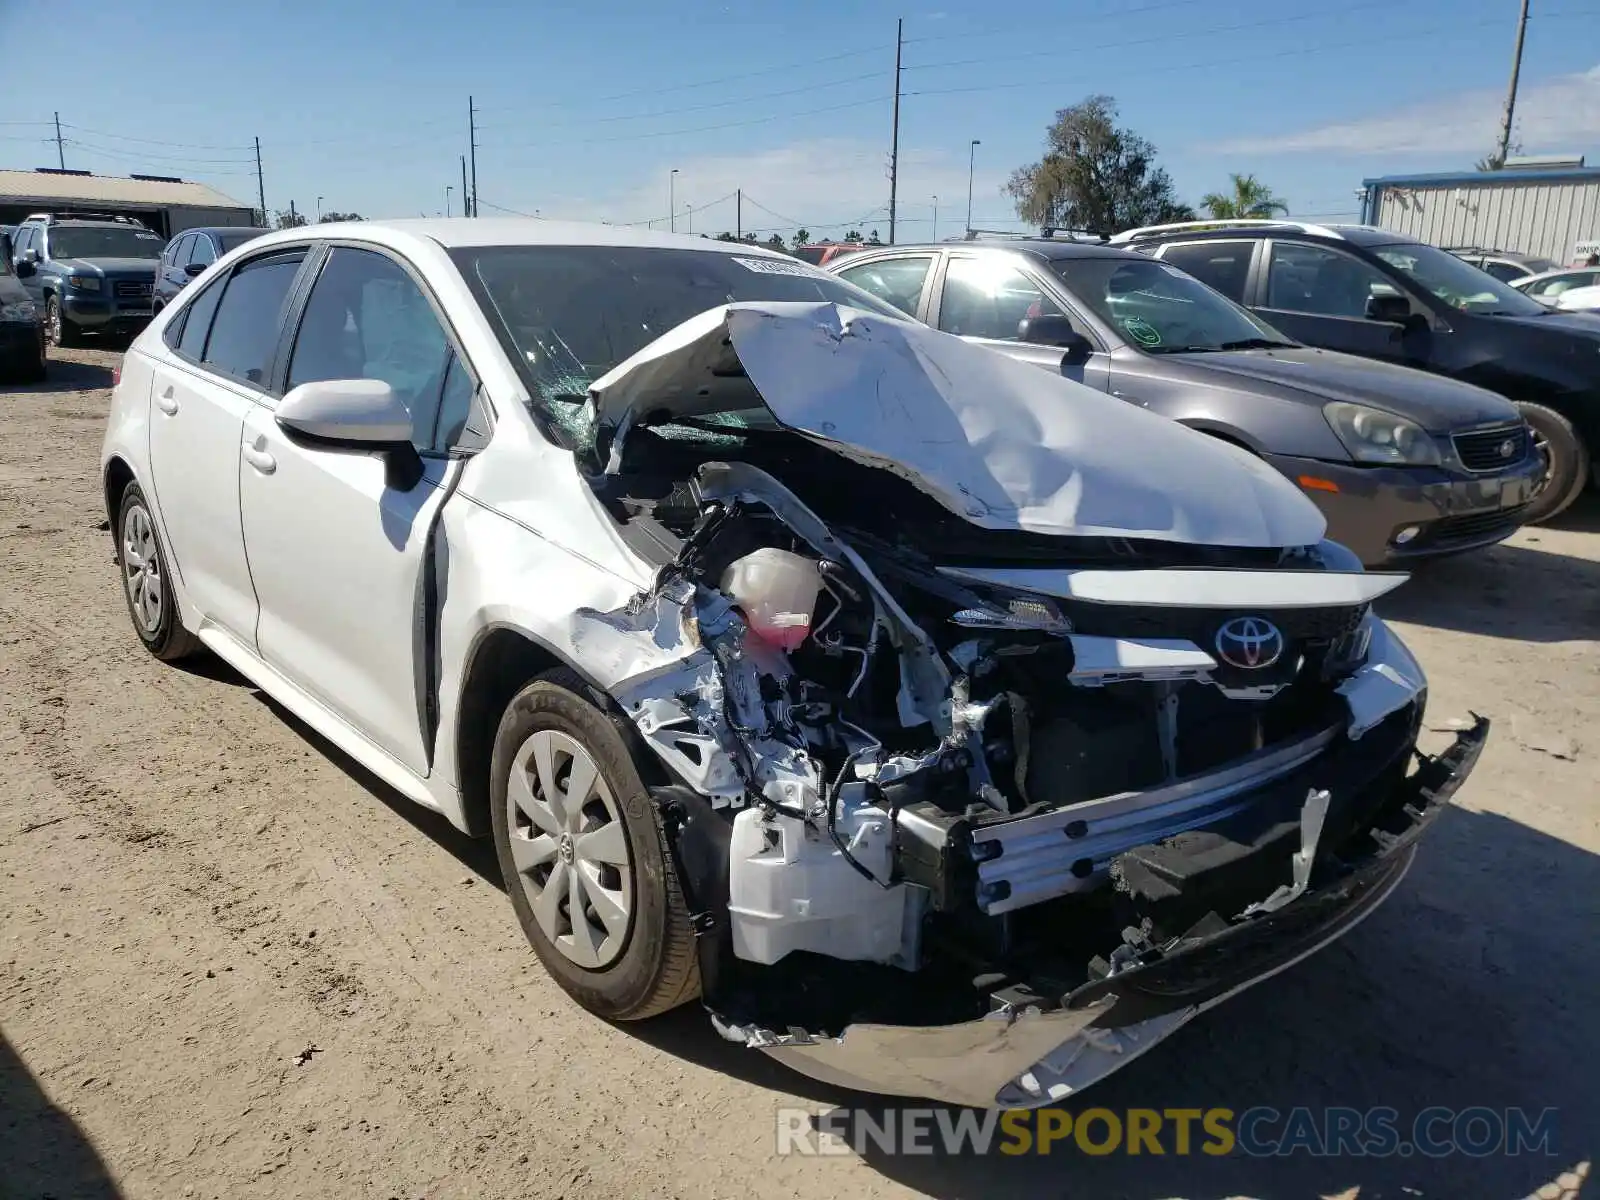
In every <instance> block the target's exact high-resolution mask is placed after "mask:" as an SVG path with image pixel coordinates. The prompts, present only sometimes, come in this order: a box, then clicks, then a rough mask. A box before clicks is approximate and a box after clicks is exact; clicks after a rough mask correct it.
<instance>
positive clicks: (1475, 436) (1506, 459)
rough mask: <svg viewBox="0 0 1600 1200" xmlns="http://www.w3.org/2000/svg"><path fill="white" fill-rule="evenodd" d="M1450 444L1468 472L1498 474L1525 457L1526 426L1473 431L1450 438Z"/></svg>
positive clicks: (1503, 426) (1526, 450) (1526, 445)
mask: <svg viewBox="0 0 1600 1200" xmlns="http://www.w3.org/2000/svg"><path fill="white" fill-rule="evenodd" d="M1450 440H1451V441H1452V442H1454V443H1455V447H1456V457H1457V458H1459V459H1460V460H1461V465H1462V466H1463V467H1465V468H1466V469H1467V470H1469V471H1502V470H1504V469H1505V468H1506V467H1509V466H1512V465H1514V464H1516V463H1519V462H1521V461H1522V460H1523V458H1524V457H1526V455H1527V453H1528V427H1527V426H1526V425H1502V426H1500V427H1499V428H1497V429H1475V430H1473V431H1472V432H1471V433H1457V434H1453V435H1452V436H1451V438H1450Z"/></svg>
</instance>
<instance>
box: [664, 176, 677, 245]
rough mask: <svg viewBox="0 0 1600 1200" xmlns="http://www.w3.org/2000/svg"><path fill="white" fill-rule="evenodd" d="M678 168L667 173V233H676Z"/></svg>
mask: <svg viewBox="0 0 1600 1200" xmlns="http://www.w3.org/2000/svg"><path fill="white" fill-rule="evenodd" d="M677 182H678V168H677V167H673V168H672V170H671V171H669V172H667V232H668V233H676V232H678V195H677Z"/></svg>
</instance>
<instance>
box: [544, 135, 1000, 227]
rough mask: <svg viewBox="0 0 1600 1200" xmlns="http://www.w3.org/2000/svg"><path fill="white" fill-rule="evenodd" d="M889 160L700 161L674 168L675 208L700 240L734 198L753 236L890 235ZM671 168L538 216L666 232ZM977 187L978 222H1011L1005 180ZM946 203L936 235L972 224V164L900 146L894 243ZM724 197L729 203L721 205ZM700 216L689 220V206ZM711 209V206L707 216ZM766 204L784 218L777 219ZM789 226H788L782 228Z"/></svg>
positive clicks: (861, 155) (731, 215)
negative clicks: (641, 224) (738, 193)
mask: <svg viewBox="0 0 1600 1200" xmlns="http://www.w3.org/2000/svg"><path fill="white" fill-rule="evenodd" d="M888 157H889V156H888V152H887V149H886V147H885V146H884V145H882V144H881V143H880V142H876V141H870V140H867V139H864V138H855V137H837V138H816V139H809V140H804V141H797V142H791V143H789V144H788V145H784V146H775V147H773V148H771V149H767V150H761V151H757V152H755V153H752V154H724V155H702V156H698V157H688V158H683V159H676V160H673V162H675V163H676V165H677V167H678V175H677V179H676V181H675V182H674V183H673V184H672V188H671V191H672V194H673V196H674V197H675V201H676V205H677V208H678V214H679V215H678V229H679V231H680V232H682V231H683V230H684V229H685V228H687V227H690V225H689V222H690V221H691V220H692V222H693V224H692V228H693V230H694V232H696V233H718V232H721V231H722V230H725V229H726V230H730V231H731V230H732V229H733V227H734V220H735V202H734V199H733V193H734V192H735V190H737V189H743V191H744V222H743V227H744V228H745V229H746V230H747V231H748V230H752V229H757V230H761V231H762V232H763V233H765V232H767V231H769V230H773V229H776V230H777V231H779V232H782V233H789V232H792V230H793V229H794V227H795V223H799V224H802V225H804V226H806V227H807V228H808V229H809V230H810V231H811V232H812V233H813V234H817V235H824V234H826V235H828V236H832V237H838V236H842V235H843V233H844V232H845V229H846V227H847V225H849V224H850V223H854V224H857V225H859V226H860V228H861V230H862V232H864V233H865V232H868V231H870V230H872V229H877V230H878V231H879V233H880V234H881V235H882V236H883V237H884V238H885V239H887V237H888V236H889V216H888V211H889V176H888ZM671 165H672V164H671V163H669V164H666V165H663V166H659V167H652V168H651V170H650V173H649V176H648V177H647V178H645V179H642V180H640V181H639V182H638V183H637V184H636V185H635V186H632V187H630V188H628V189H626V190H624V191H622V192H620V193H618V194H615V195H613V196H611V197H609V198H606V199H600V200H593V199H579V198H571V199H568V200H564V201H558V200H551V201H549V204H548V207H545V208H543V209H541V210H540V211H541V213H542V214H543V215H545V216H563V217H573V218H579V219H583V220H607V221H617V222H635V221H643V220H645V219H647V218H656V219H657V224H656V227H657V228H665V226H666V214H667V195H668V172H669V170H670V167H671ZM981 166H982V164H981V163H980V170H979V172H978V175H977V177H976V179H975V181H974V189H973V194H974V209H973V212H974V216H975V217H978V216H988V217H993V216H995V215H997V214H1002V213H1004V214H1009V213H1010V212H1011V211H1012V206H1011V202H1010V201H1009V200H1008V199H1007V198H1006V197H1003V196H1001V195H1000V192H999V189H1000V185H1001V183H1002V182H1003V180H1002V179H1001V178H1000V177H999V176H996V175H994V174H993V173H987V174H986V173H985V172H984V171H983V170H982V169H981ZM934 196H938V197H939V233H940V236H941V237H946V236H949V235H950V234H953V233H955V232H956V231H957V230H958V229H959V228H960V227H961V226H962V224H963V223H964V222H965V219H966V205H967V163H966V161H965V160H964V159H962V158H960V157H959V156H956V155H951V154H947V153H945V152H944V151H942V150H919V149H915V148H906V147H902V149H901V151H900V183H899V199H898V201H897V210H898V216H899V221H900V228H899V230H898V232H897V240H899V241H908V240H911V239H916V238H921V239H926V238H927V237H929V236H930V235H931V234H932V232H933V229H932V216H933V212H932V210H933V197H934ZM723 197H726V199H723ZM685 205H692V206H694V207H695V208H696V209H697V210H698V211H696V212H695V213H694V214H693V216H692V217H685V215H684V212H683V210H684V206H685ZM706 205H710V206H711V207H709V208H707V207H703V206H706ZM760 205H765V206H767V207H769V208H770V209H772V210H774V211H775V212H777V213H779V214H782V216H773V215H772V214H771V213H769V212H764V211H762V209H761V208H760V207H758V206H760ZM784 218H789V220H785V219H784Z"/></svg>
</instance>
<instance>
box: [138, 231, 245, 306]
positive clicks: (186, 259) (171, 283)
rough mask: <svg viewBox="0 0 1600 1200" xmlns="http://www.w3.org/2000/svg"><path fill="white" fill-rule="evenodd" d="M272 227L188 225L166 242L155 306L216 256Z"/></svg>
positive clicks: (163, 303)
mask: <svg viewBox="0 0 1600 1200" xmlns="http://www.w3.org/2000/svg"><path fill="white" fill-rule="evenodd" d="M271 232H272V231H271V230H270V229H261V228H256V227H254V226H227V225H223V226H217V227H214V228H212V227H208V228H204V229H185V230H184V231H183V232H182V233H180V234H178V235H177V236H176V237H174V238H173V239H172V241H170V242H168V243H167V248H166V249H165V250H163V251H162V252H161V262H160V264H159V265H158V266H157V267H156V291H155V297H154V303H153V304H152V307H153V308H154V310H155V311H156V312H160V311H161V310H162V309H163V308H165V307H166V306H167V305H168V304H170V303H171V302H172V301H173V300H174V299H176V297H177V295H178V293H179V292H181V291H183V289H184V288H185V287H187V286H188V285H189V280H191V279H193V278H194V277H195V276H196V275H199V274H201V273H202V272H203V271H204V270H205V269H206V268H207V267H209V266H210V265H211V264H212V263H214V262H216V261H217V259H219V258H221V257H222V256H223V255H224V254H227V253H228V252H229V251H230V250H233V249H235V248H236V247H238V246H242V245H244V244H245V243H246V242H249V241H254V240H255V239H256V238H258V237H260V236H261V235H262V234H263V233H271Z"/></svg>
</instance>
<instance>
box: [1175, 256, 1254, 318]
mask: <svg viewBox="0 0 1600 1200" xmlns="http://www.w3.org/2000/svg"><path fill="white" fill-rule="evenodd" d="M1254 253H1255V243H1254V242H1189V243H1187V244H1186V245H1181V246H1168V247H1167V248H1166V249H1165V250H1163V251H1162V252H1161V261H1162V262H1169V263H1171V264H1172V265H1173V266H1175V267H1177V268H1178V270H1180V271H1183V272H1184V273H1185V274H1188V275H1193V276H1194V277H1195V278H1196V279H1198V280H1199V281H1200V282H1201V283H1203V284H1205V285H1206V286H1207V287H1208V288H1211V289H1213V290H1215V291H1218V292H1221V293H1222V294H1223V295H1224V296H1226V297H1227V298H1228V299H1229V300H1232V301H1233V302H1234V303H1236V304H1243V303H1244V289H1245V285H1246V284H1247V283H1249V281H1250V259H1251V257H1252V255H1254Z"/></svg>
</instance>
